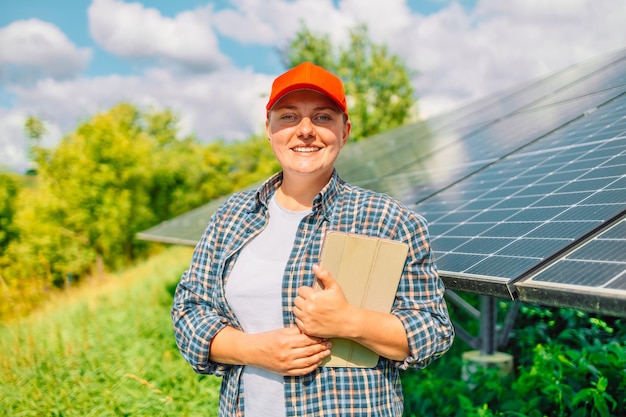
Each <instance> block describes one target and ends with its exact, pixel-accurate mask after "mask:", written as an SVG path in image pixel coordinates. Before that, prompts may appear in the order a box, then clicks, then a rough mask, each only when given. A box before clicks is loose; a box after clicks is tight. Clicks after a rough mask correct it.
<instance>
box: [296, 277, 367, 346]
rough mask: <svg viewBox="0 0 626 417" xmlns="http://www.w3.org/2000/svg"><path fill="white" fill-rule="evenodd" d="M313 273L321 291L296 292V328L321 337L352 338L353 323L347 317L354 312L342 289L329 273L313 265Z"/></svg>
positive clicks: (307, 289) (309, 289)
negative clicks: (320, 286)
mask: <svg viewBox="0 0 626 417" xmlns="http://www.w3.org/2000/svg"><path fill="white" fill-rule="evenodd" d="M313 272H314V273H315V276H316V277H317V280H318V281H319V283H320V284H321V285H322V288H323V289H316V288H311V287H300V288H299V289H298V297H296V299H295V302H294V303H295V306H294V309H293V312H294V315H295V316H296V324H297V325H298V328H299V329H300V330H301V331H302V333H305V334H308V335H312V336H317V337H322V338H331V337H343V338H348V337H351V336H352V333H353V332H352V331H351V330H350V328H351V326H352V325H353V324H352V322H351V320H348V318H350V317H352V316H353V315H354V314H355V313H356V310H357V309H356V308H355V306H353V305H352V304H350V303H349V302H348V300H347V299H346V296H345V294H344V293H343V290H342V289H341V286H339V284H338V283H337V281H335V279H334V278H333V277H332V275H331V274H330V273H329V272H328V271H326V270H324V269H322V268H321V267H320V266H318V265H314V266H313Z"/></svg>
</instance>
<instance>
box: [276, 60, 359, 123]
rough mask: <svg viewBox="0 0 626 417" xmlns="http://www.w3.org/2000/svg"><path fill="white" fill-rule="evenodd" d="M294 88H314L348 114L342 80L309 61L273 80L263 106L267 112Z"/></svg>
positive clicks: (294, 89)
mask: <svg viewBox="0 0 626 417" xmlns="http://www.w3.org/2000/svg"><path fill="white" fill-rule="evenodd" d="M296 90H314V91H317V92H319V93H322V94H324V95H325V96H328V97H329V98H330V99H332V100H333V101H334V102H335V103H337V105H338V106H339V109H340V110H341V111H342V112H343V113H344V114H345V115H346V116H347V115H348V108H347V106H346V94H345V93H344V90H343V82H342V81H341V80H340V79H339V77H337V76H336V75H335V74H333V73H332V72H329V71H327V70H325V69H324V68H322V67H320V66H318V65H314V64H312V63H310V62H303V63H302V64H300V65H297V66H295V67H293V68H292V69H290V70H289V71H287V72H285V73H284V74H282V75H280V76H278V77H277V78H276V79H275V80H274V83H273V84H272V92H271V94H270V99H269V101H268V102H267V106H265V109H266V110H267V112H268V113H269V111H270V110H271V109H272V107H274V104H276V102H277V101H278V100H280V99H281V98H283V97H284V96H285V95H286V94H288V93H291V92H292V91H296Z"/></svg>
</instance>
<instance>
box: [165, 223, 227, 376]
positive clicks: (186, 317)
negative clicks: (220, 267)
mask: <svg viewBox="0 0 626 417" xmlns="http://www.w3.org/2000/svg"><path fill="white" fill-rule="evenodd" d="M216 217H217V216H213V218H212V219H211V221H210V222H209V225H208V226H207V228H206V230H205V232H204V233H203V235H202V237H201V239H200V241H199V242H198V244H197V246H196V249H195V251H194V254H193V258H192V261H191V264H190V266H189V268H188V269H187V270H186V271H185V272H184V273H183V275H182V277H181V279H180V282H179V283H178V286H177V287H176V292H175V294H174V304H173V306H172V310H171V315H172V322H173V324H174V336H175V338H176V344H177V346H178V349H179V351H180V352H181V354H182V355H183V357H184V358H185V359H186V360H187V362H189V364H190V365H191V366H192V368H193V369H194V370H195V371H196V372H198V373H201V374H214V375H218V376H221V375H223V374H224V373H225V372H226V370H227V369H228V368H230V366H229V365H224V364H220V363H217V362H212V361H210V360H209V352H210V349H211V341H212V340H213V337H215V335H216V334H217V333H218V332H219V331H220V330H222V329H223V328H224V327H226V326H228V325H229V320H228V319H227V318H226V317H225V314H223V313H220V310H221V308H220V307H219V303H220V302H219V299H218V298H217V297H219V296H218V295H217V294H218V293H219V292H218V291H215V289H216V287H217V286H218V285H219V284H218V281H217V280H218V276H217V273H218V271H216V268H215V267H214V266H212V265H214V262H215V261H214V260H213V251H214V248H212V247H211V245H210V242H214V238H215V234H216V223H217V220H216Z"/></svg>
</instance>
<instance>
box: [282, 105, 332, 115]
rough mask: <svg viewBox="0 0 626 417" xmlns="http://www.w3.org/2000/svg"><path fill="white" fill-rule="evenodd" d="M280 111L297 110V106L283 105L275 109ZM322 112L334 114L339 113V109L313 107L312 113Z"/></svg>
mask: <svg viewBox="0 0 626 417" xmlns="http://www.w3.org/2000/svg"><path fill="white" fill-rule="evenodd" d="M281 109H287V110H297V109H298V106H296V105H289V104H288V105H284V106H278V107H277V108H276V110H281ZM322 110H332V111H334V112H337V113H341V110H340V109H339V107H338V106H318V107H314V108H313V111H322Z"/></svg>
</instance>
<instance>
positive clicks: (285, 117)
mask: <svg viewBox="0 0 626 417" xmlns="http://www.w3.org/2000/svg"><path fill="white" fill-rule="evenodd" d="M280 120H282V121H285V122H291V121H294V120H296V115H295V114H293V113H285V114H282V115H281V116H280Z"/></svg>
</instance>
